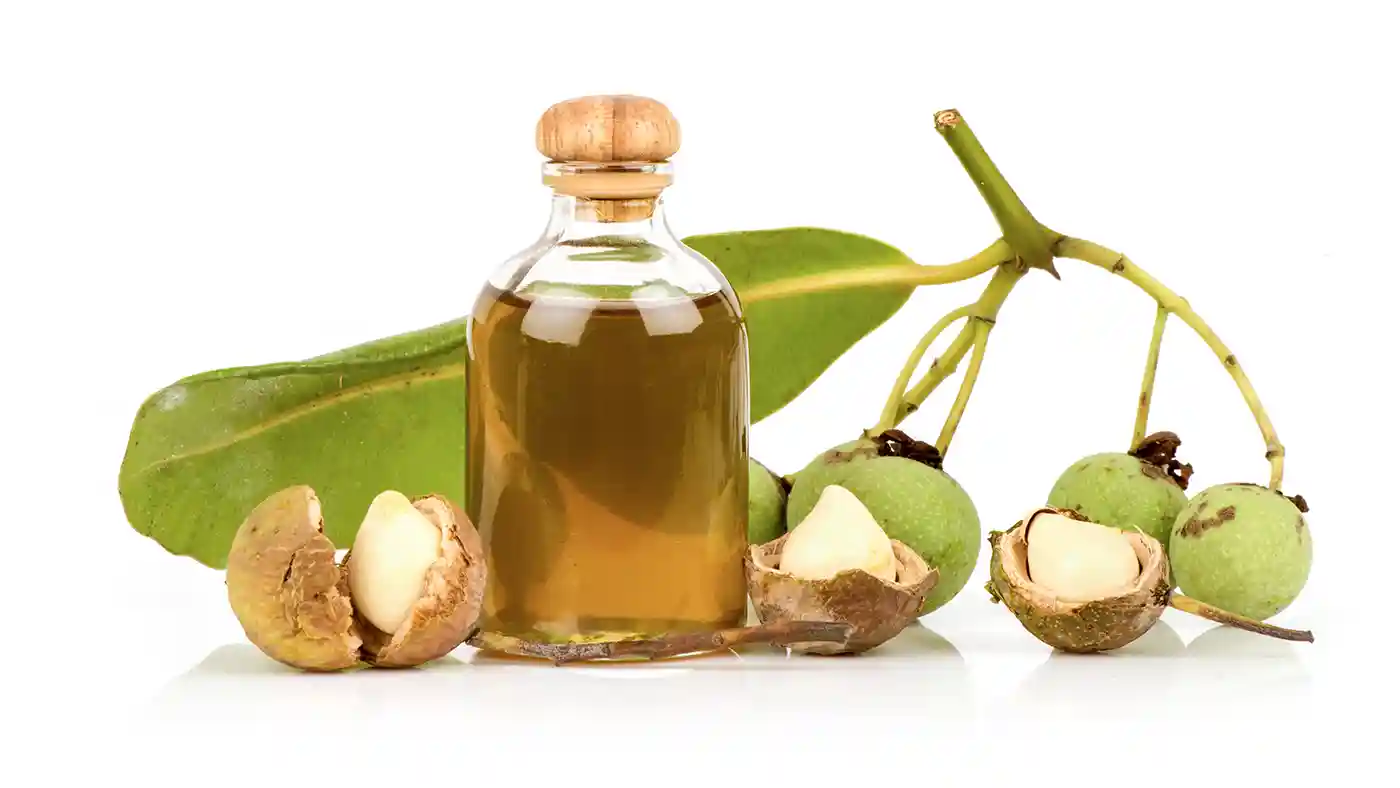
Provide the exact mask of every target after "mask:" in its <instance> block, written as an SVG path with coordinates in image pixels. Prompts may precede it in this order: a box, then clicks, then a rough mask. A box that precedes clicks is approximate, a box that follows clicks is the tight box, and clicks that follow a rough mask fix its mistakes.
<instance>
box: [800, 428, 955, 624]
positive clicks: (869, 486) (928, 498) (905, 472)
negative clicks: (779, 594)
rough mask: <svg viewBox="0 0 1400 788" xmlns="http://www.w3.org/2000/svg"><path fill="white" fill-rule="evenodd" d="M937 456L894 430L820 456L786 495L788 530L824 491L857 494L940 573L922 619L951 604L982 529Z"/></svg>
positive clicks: (888, 529) (891, 534)
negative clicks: (832, 487)
mask: <svg viewBox="0 0 1400 788" xmlns="http://www.w3.org/2000/svg"><path fill="white" fill-rule="evenodd" d="M941 465H942V462H941V459H940V458H939V456H938V451H937V449H935V448H934V447H932V446H930V445H929V444H927V443H923V442H920V441H915V440H913V439H912V438H910V437H909V436H907V435H905V434H904V433H902V432H900V431H898V430H890V431H888V432H886V433H884V434H882V435H881V436H880V438H879V439H878V440H868V439H861V440H857V441H851V442H848V443H843V444H841V445H840V446H837V447H835V448H833V449H830V450H829V451H826V452H823V453H822V454H821V455H819V456H818V457H817V458H816V459H814V460H812V462H811V463H809V464H808V465H807V467H806V468H803V469H802V470H801V471H800V472H799V473H798V474H797V476H796V477H795V478H794V479H793V484H792V491H791V493H790V494H789V496H788V508H787V527H788V530H789V531H791V530H792V529H793V528H795V527H797V524H798V523H800V522H802V519H803V518H804V517H806V516H807V513H808V512H810V511H811V510H812V507H813V506H815V505H816V503H817V499H818V498H819V497H821V493H822V490H823V489H825V488H826V487H827V486H828V485H833V484H836V485H840V486H842V487H845V488H846V489H847V490H850V491H851V492H852V493H854V494H855V496H856V497H857V498H859V499H860V502H861V503H862V504H864V505H865V508H866V509H868V510H870V514H871V515H872V516H873V517H874V518H875V521H876V522H878V523H879V524H880V527H881V528H883V529H884V530H885V534H886V535H888V536H889V537H890V538H891V539H896V540H898V541H900V542H903V543H904V544H906V545H908V546H909V547H910V548H912V549H913V550H914V552H916V553H918V554H919V557H921V558H923V559H924V561H925V562H926V563H927V564H928V565H929V566H930V567H932V568H936V569H937V570H938V573H939V581H938V585H937V586H935V587H934V589H933V591H932V592H931V593H930V594H929V596H928V598H927V599H925V600H924V604H923V608H922V610H921V611H920V614H921V615H922V614H924V613H929V612H932V611H934V610H936V609H938V608H939V607H942V606H943V604H944V603H945V602H947V601H948V600H950V599H952V598H953V596H955V595H956V594H957V593H958V591H960V590H961V589H962V587H963V586H964V585H965V584H966V583H967V579H968V577H969V576H971V575H972V569H973V565H974V564H976V563H977V556H978V554H979V552H980V551H981V547H982V528H981V524H980V523H979V521H978V519H977V508H976V507H975V506H974V505H973V503H972V499H971V498H970V497H968V494H967V493H966V492H965V491H964V490H963V488H962V487H960V486H959V485H958V483H957V482H956V481H954V480H953V477H951V476H949V475H948V474H946V473H944V472H943V470H942V468H941Z"/></svg>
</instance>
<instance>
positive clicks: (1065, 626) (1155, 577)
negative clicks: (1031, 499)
mask: <svg viewBox="0 0 1400 788" xmlns="http://www.w3.org/2000/svg"><path fill="white" fill-rule="evenodd" d="M1043 512H1053V513H1056V514H1062V515H1064V516H1066V517H1073V518H1074V519H1077V520H1083V519H1084V517H1082V516H1081V515H1079V514H1077V513H1075V512H1072V511H1070V510H1065V509H1055V508H1052V507H1044V508H1042V509H1037V510H1036V511H1035V512H1032V513H1031V514H1030V515H1028V516H1027V517H1026V519H1025V520H1022V521H1021V522H1018V523H1016V525H1015V526H1013V527H1012V528H1011V530H1009V531H1006V532H1005V533H1002V532H993V533H992V535H991V540H990V541H991V544H992V566H991V570H992V582H991V590H992V592H993V594H994V595H995V596H996V597H997V598H998V599H1000V601H1001V602H1002V603H1003V604H1005V605H1006V606H1007V607H1008V608H1010V610H1011V612H1012V613H1015V614H1016V618H1018V619H1020V621H1021V624H1022V625H1023V626H1025V628H1026V629H1027V630H1028V631H1030V633H1031V634H1032V635H1035V636H1036V637H1037V638H1039V639H1040V640H1041V641H1042V642H1044V643H1046V644H1047V645H1050V646H1053V647H1055V648H1057V649H1060V650H1061V651H1070V652H1077V653H1089V652H1096V651H1108V650H1111V649H1116V648H1122V647H1123V646H1126V645H1128V644H1129V643H1132V642H1133V641H1134V640H1137V639H1138V638H1139V637H1142V635H1143V634H1145V633H1146V632H1147V630H1149V629H1151V628H1152V625H1153V624H1155V623H1157V619H1159V618H1161V616H1162V611H1163V610H1164V609H1166V606H1167V604H1168V603H1169V602H1170V601H1171V583H1170V581H1169V579H1168V575H1169V571H1168V564H1167V551H1166V550H1165V549H1164V548H1163V547H1162V544H1161V543H1160V542H1158V541H1157V540H1156V539H1153V538H1152V537H1150V536H1147V535H1145V534H1142V533H1133V532H1125V534H1126V536H1127V537H1128V540H1129V541H1130V542H1131V543H1132V546H1133V551H1134V552H1136V553H1137V556H1138V565H1139V566H1140V567H1141V573H1140V574H1139V575H1138V579H1137V581H1136V582H1135V583H1134V584H1133V586H1132V588H1130V589H1129V590H1128V592H1127V593H1125V594H1123V595H1121V596H1116V597H1109V598H1107V599H1099V600H1095V601H1092V602H1063V601H1061V600H1059V599H1057V598H1056V597H1055V596H1054V595H1053V594H1052V593H1050V592H1049V591H1048V590H1047V589H1045V588H1043V587H1041V586H1038V585H1036V584H1035V583H1034V582H1032V581H1031V579H1030V570H1029V568H1028V566H1027V563H1026V555H1027V543H1026V537H1027V527H1026V524H1027V523H1029V522H1031V521H1032V520H1034V518H1035V516H1036V515H1037V514H1041V513H1043Z"/></svg>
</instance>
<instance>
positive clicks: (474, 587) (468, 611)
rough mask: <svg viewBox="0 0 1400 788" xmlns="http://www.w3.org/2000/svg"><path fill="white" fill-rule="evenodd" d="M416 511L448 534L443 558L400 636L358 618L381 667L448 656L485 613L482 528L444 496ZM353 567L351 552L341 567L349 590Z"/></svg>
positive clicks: (370, 654)
mask: <svg viewBox="0 0 1400 788" xmlns="http://www.w3.org/2000/svg"><path fill="white" fill-rule="evenodd" d="M413 506H414V508H416V509H417V510H418V511H419V512H422V513H423V515H424V516H425V517H427V518H428V520H429V521H431V522H432V523H433V524H435V525H437V526H438V528H440V529H441V530H442V543H441V548H442V554H441V555H440V556H439V557H438V560H437V561H436V562H435V563H434V564H433V565H432V566H431V567H430V568H429V569H428V574H427V577H426V578H425V588H424V592H423V595H422V596H421V597H420V598H419V599H418V602H417V603H415V604H414V606H413V610H412V612H411V613H410V614H409V617H408V619H407V620H405V621H404V623H403V624H402V625H400V626H399V629H398V631H397V632H394V633H392V634H390V633H386V632H381V631H380V630H378V629H376V628H375V626H374V625H373V624H371V623H369V621H368V620H366V619H365V618H364V617H363V616H361V615H359V614H356V615H355V629H356V631H357V632H358V633H359V634H360V637H362V638H363V639H364V647H363V649H362V650H363V654H364V658H365V660H366V661H367V662H369V663H370V664H372V665H375V666H376V667H382V668H391V667H413V666H415V665H421V664H423V663H424V662H428V661H431V660H434V659H438V658H439V657H443V656H446V655H447V654H448V652H450V651H452V650H453V649H455V648H457V646H459V645H461V644H462V643H463V642H464V641H465V640H466V638H467V635H468V634H470V631H471V629H472V626H473V625H474V624H475V623H476V619H477V617H478V616H479V615H480V613H481V602H482V595H483V594H484V593H485V590H486V557H485V551H484V549H483V547H482V543H481V535H480V534H478V533H477V530H476V527H475V526H474V525H472V522H471V520H470V519H468V517H467V515H466V513H465V512H463V511H462V509H461V508H460V507H458V506H457V505H456V504H454V503H452V502H451V501H449V500H447V499H446V498H444V497H442V496H440V495H428V496H424V497H422V498H417V499H415V500H414V501H413ZM349 566H350V556H349V554H348V553H347V554H346V556H345V560H344V561H342V562H341V576H342V582H343V584H344V587H345V588H349Z"/></svg>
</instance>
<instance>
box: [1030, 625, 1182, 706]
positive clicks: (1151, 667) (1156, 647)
mask: <svg viewBox="0 0 1400 788" xmlns="http://www.w3.org/2000/svg"><path fill="white" fill-rule="evenodd" d="M1185 653H1186V645H1185V644H1184V643H1183V642H1182V640H1181V636H1180V635H1178V634H1177V633H1176V630H1174V629H1172V628H1171V626H1170V625H1168V624H1167V622H1165V621H1161V620H1159V621H1158V622H1157V623H1156V624H1154V625H1153V627H1152V628H1151V629H1149V630H1147V632H1146V633H1145V634H1144V635H1143V636H1142V637H1140V638H1138V639H1137V640H1135V641H1133V642H1132V643H1129V644H1128V645H1127V646H1124V647H1123V648H1121V649H1118V650H1116V651H1106V652H1103V653H1100V654H1069V653H1066V652H1063V651H1052V652H1050V655H1049V656H1048V657H1046V658H1045V661H1044V662H1042V663H1041V664H1040V666H1039V667H1037V668H1036V669H1035V670H1033V671H1031V674H1030V675H1029V676H1027V677H1026V678H1025V679H1024V680H1023V681H1022V682H1021V683H1020V685H1019V686H1018V687H1017V689H1016V694H1015V698H1014V700H1013V707H1014V708H1015V710H1016V711H1017V712H1020V713H1023V714H1026V715H1029V716H1033V717H1043V716H1055V717H1059V718H1063V717H1064V716H1065V715H1066V714H1068V713H1072V714H1073V715H1074V717H1075V718H1080V717H1092V718H1102V719H1113V718H1125V717H1135V716H1137V715H1138V714H1139V710H1138V709H1137V708H1135V707H1134V705H1133V704H1132V703H1130V702H1128V701H1127V699H1128V698H1132V697H1134V696H1138V695H1140V694H1141V690H1142V689H1143V688H1144V687H1151V688H1162V687H1163V686H1164V683H1165V682H1168V681H1170V678H1171V674H1172V671H1173V670H1174V668H1173V665H1174V664H1175V663H1177V662H1179V661H1180V658H1181V656H1182V655H1183V654H1185Z"/></svg>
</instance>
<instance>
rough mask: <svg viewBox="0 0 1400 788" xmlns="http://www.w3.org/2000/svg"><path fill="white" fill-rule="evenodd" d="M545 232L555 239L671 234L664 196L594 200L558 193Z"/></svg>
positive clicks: (645, 236) (663, 235)
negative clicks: (663, 203)
mask: <svg viewBox="0 0 1400 788" xmlns="http://www.w3.org/2000/svg"><path fill="white" fill-rule="evenodd" d="M545 235H546V236H548V237H549V238H551V239H552V240H553V241H554V242H556V243H558V242H561V241H574V240H582V239H588V238H597V237H604V236H606V237H634V238H648V237H657V236H660V237H670V236H671V228H670V227H669V226H668V225H667V224H666V216H665V210H664V208H663V206H662V201H661V198H660V197H647V198H629V199H605V200H599V199H592V198H587V197H572V196H570V195H567V194H559V193H555V195H554V202H553V205H552V206H551V208H550V214H549V226H548V227H547V228H546V230H545Z"/></svg>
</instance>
